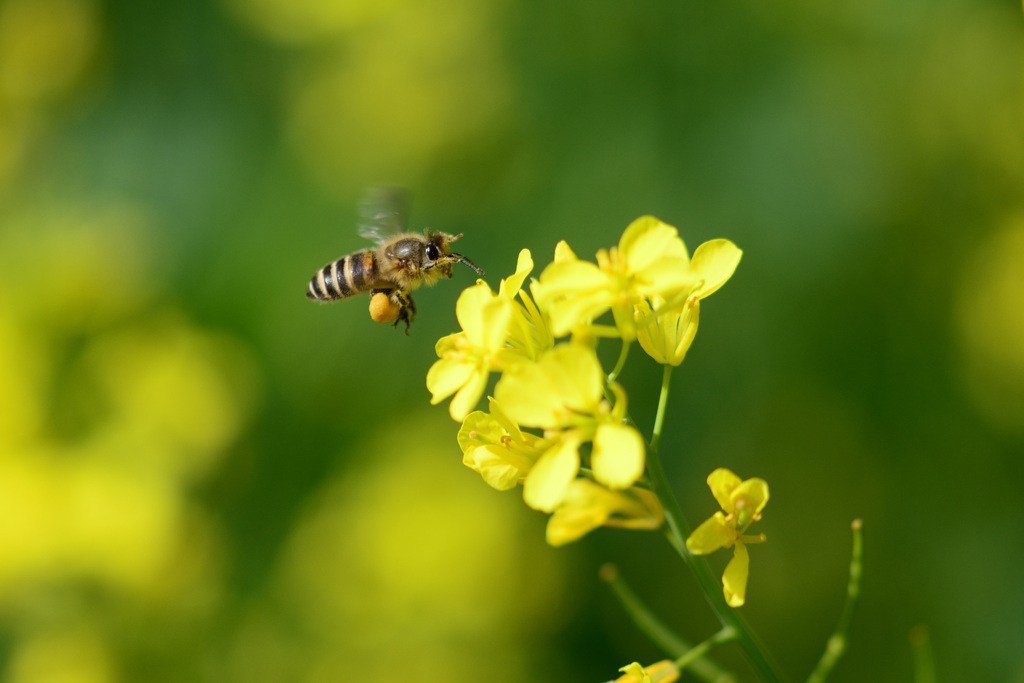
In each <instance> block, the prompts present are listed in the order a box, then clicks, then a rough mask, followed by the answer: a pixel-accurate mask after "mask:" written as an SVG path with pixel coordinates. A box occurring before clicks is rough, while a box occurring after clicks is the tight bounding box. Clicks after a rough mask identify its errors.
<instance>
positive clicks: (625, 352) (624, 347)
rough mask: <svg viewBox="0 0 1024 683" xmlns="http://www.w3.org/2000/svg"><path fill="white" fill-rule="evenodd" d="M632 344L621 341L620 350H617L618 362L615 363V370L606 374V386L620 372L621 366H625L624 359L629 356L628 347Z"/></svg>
mask: <svg viewBox="0 0 1024 683" xmlns="http://www.w3.org/2000/svg"><path fill="white" fill-rule="evenodd" d="M632 344H633V343H632V342H629V341H625V340H623V342H622V348H621V349H620V350H619V360H617V361H616V362H615V368H614V369H613V370H612V371H611V372H610V373H608V384H611V383H612V382H614V381H615V379H616V378H617V377H618V376H619V373H620V372H622V368H623V366H624V365H625V364H626V358H627V357H628V356H629V347H630V346H632Z"/></svg>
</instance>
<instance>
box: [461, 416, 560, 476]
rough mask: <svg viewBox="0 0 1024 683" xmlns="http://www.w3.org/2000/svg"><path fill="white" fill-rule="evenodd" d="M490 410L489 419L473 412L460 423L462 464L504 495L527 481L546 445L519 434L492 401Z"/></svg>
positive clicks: (512, 423) (530, 435) (519, 431)
mask: <svg viewBox="0 0 1024 683" xmlns="http://www.w3.org/2000/svg"><path fill="white" fill-rule="evenodd" d="M490 406H491V413H490V414H489V415H488V414H487V413H484V412H481V411H476V412H473V413H470V414H469V415H467V416H466V419H465V420H463V422H462V429H460V430H459V437H458V438H459V446H460V447H461V448H462V463H463V464H464V465H466V466H467V467H469V468H470V469H472V470H474V471H475V472H478V473H479V474H480V476H482V477H483V478H484V481H486V482H487V483H488V484H490V485H491V486H493V487H494V488H496V489H498V490H499V491H507V490H509V489H511V488H513V487H515V486H516V484H518V483H520V482H521V481H523V479H525V478H526V475H527V473H529V471H530V469H531V468H532V467H533V464H534V463H535V462H537V458H539V457H540V456H541V454H542V453H543V452H544V450H545V448H546V447H547V444H546V442H545V441H544V440H543V439H541V438H540V437H539V436H535V435H533V434H530V433H528V432H524V431H522V430H520V429H519V425H517V424H516V423H515V422H513V421H512V420H510V419H509V418H508V417H507V416H506V415H505V413H504V412H502V410H501V406H500V405H499V404H498V402H497V401H495V400H494V399H493V398H492V399H490Z"/></svg>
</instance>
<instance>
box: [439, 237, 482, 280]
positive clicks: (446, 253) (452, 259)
mask: <svg viewBox="0 0 1024 683" xmlns="http://www.w3.org/2000/svg"><path fill="white" fill-rule="evenodd" d="M460 237H462V233H461V232H460V233H459V234H458V235H449V234H448V233H446V232H433V233H427V244H426V245H425V246H424V253H425V255H426V257H427V260H426V263H427V264H429V266H431V267H441V268H444V269H445V270H446V271H447V273H446V274H447V275H448V277H451V276H452V270H451V266H452V264H453V263H463V264H465V265H467V266H469V267H470V268H472V269H473V271H474V272H475V273H476V274H477V275H486V274H487V273H485V272H484V271H483V269H482V268H480V267H479V266H478V265H476V264H475V263H473V262H472V261H470V260H469V259H468V258H466V257H465V256H463V255H462V254H456V253H455V252H453V251H452V250H451V248H450V247H449V246H448V245H449V244H451V243H452V242H454V241H455V240H457V239H459V238H460ZM445 266H447V268H445Z"/></svg>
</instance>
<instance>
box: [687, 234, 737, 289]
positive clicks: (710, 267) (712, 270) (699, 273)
mask: <svg viewBox="0 0 1024 683" xmlns="http://www.w3.org/2000/svg"><path fill="white" fill-rule="evenodd" d="M741 256H743V252H742V251H741V250H740V249H739V248H738V247H737V246H736V245H735V244H733V243H732V242H730V241H729V240H722V239H719V240H711V241H710V242H705V243H704V244H702V245H700V246H699V247H697V251H695V252H693V261H692V262H691V263H690V268H691V269H692V270H693V273H694V275H695V276H696V278H697V279H698V280H703V281H704V282H703V284H700V285H698V286H697V288H696V289H695V290H694V291H693V293H694V294H696V295H697V296H698V297H700V298H701V299H703V298H704V297H706V296H708V295H709V294H711V293H713V292H715V291H717V290H718V288H719V287H721V286H722V285H724V284H725V282H726V280H728V279H729V278H730V277H732V274H733V273H734V272H735V271H736V266H738V265H739V263H740V257H741Z"/></svg>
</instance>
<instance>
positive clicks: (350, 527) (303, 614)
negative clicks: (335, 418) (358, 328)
mask: <svg viewBox="0 0 1024 683" xmlns="http://www.w3.org/2000/svg"><path fill="white" fill-rule="evenodd" d="M427 415H430V413H427ZM396 426H397V425H396V424H394V423H391V422H388V421H387V420H386V419H384V420H383V421H382V425H381V428H382V431H381V433H380V434H379V435H378V436H376V437H374V438H372V439H371V440H370V441H368V442H366V443H362V444H352V448H351V452H354V453H357V454H359V457H361V458H362V459H363V462H362V463H361V465H360V466H359V467H357V468H356V469H357V470H361V471H357V472H356V473H354V474H348V473H347V474H346V476H345V477H344V478H339V479H337V480H335V481H333V482H330V483H329V484H328V485H327V486H325V487H324V489H323V490H322V491H321V493H320V495H318V496H315V497H314V499H313V500H311V503H310V505H309V506H308V507H307V508H306V510H305V511H304V513H303V515H302V517H301V519H300V521H299V523H298V524H297V526H296V531H295V532H294V534H293V536H292V538H291V539H290V541H289V543H288V545H287V548H286V551H285V560H284V564H283V567H282V570H281V573H280V575H279V577H278V582H277V591H278V592H277V594H276V600H275V602H276V603H277V604H280V605H286V606H287V609H288V611H289V613H290V614H291V616H290V617H288V618H287V619H288V621H289V622H291V623H297V624H301V628H302V629H303V631H302V632H303V633H306V635H305V636H304V637H303V638H304V640H305V639H306V638H308V639H310V640H308V641H306V642H307V643H308V642H313V643H316V647H315V649H313V650H312V651H307V652H306V653H305V658H304V660H303V661H301V662H293V663H292V665H291V677H293V678H303V679H304V680H324V681H329V680H345V679H347V678H349V677H351V676H352V675H353V672H352V666H353V662H368V663H369V662H376V663H379V664H380V665H381V666H384V665H385V663H386V662H388V661H393V657H394V656H395V653H396V652H400V653H402V662H403V664H402V673H401V675H400V676H396V679H397V678H402V679H406V680H415V681H427V682H429V681H438V682H440V681H448V682H452V681H467V683H468V682H469V681H478V680H483V679H486V680H489V681H508V682H509V683H511V682H513V681H521V680H528V677H527V676H526V675H525V673H524V671H523V669H522V668H521V667H522V664H517V662H518V661H519V660H524V659H527V657H526V655H525V653H526V652H528V651H529V650H530V649H531V648H532V647H534V645H531V644H530V643H531V642H534V639H536V638H537V637H539V636H540V634H543V633H545V632H546V631H548V630H549V629H551V628H557V626H556V624H557V623H558V622H559V618H558V616H557V614H558V612H559V611H560V606H559V600H558V599H557V596H558V595H559V593H560V590H562V588H563V586H562V572H561V571H560V569H561V567H560V566H558V565H556V564H553V563H555V562H557V561H558V559H557V558H556V557H554V556H552V555H550V554H544V553H542V552H540V551H542V549H543V546H541V545H539V544H538V546H536V549H537V551H538V553H537V554H532V553H531V552H530V550H529V548H526V549H525V550H524V548H523V546H522V544H515V543H509V542H508V538H509V535H510V534H514V533H515V529H517V528H519V527H520V525H521V524H523V521H524V518H523V517H522V515H521V514H520V512H521V510H520V506H518V505H517V504H516V501H515V500H514V499H512V498H510V497H503V496H498V495H495V494H494V492H493V491H491V490H490V489H488V488H487V487H482V486H480V485H479V482H478V481H477V480H476V478H475V477H470V476H466V474H467V473H466V472H465V470H464V469H463V468H461V467H459V466H458V456H459V453H458V449H457V448H456V447H454V444H451V443H450V438H451V434H450V431H449V430H448V429H447V423H445V422H444V421H438V420H436V419H434V418H422V417H418V416H416V415H404V416H402V418H401V429H396ZM254 619H255V622H254V623H253V625H252V629H251V633H250V636H251V638H253V641H252V642H251V644H246V643H244V642H243V643H240V644H239V647H240V648H242V650H241V652H254V649H255V648H256V647H261V646H258V645H257V643H264V644H266V643H267V642H268V639H269V640H270V641H278V639H279V638H283V635H280V634H279V635H278V636H272V635H271V633H268V631H267V629H268V628H270V625H269V624H267V623H266V622H265V621H264V619H263V618H262V617H259V616H258V615H256V616H254ZM261 623H262V624H263V626H260V624H261ZM247 630H248V629H247ZM277 647H278V649H277V650H276V652H277V655H278V656H281V657H286V656H288V655H287V648H286V647H285V646H284V645H282V644H281V643H280V642H279V644H278V646H277ZM280 648H284V649H283V650H282V649H280ZM307 648H308V644H307ZM472 651H479V652H486V653H487V655H486V658H487V659H490V660H494V661H500V662H502V665H501V666H500V667H497V668H490V667H489V668H488V669H487V673H486V675H483V674H482V673H481V669H479V667H478V663H475V662H473V661H472V660H471V659H467V657H466V653H467V652H472ZM246 659H247V657H245V656H243V655H242V654H241V653H240V654H239V666H240V667H243V668H244V661H245V660H246ZM280 665H281V666H285V664H284V663H283V662H282V663H281V664H280ZM371 666H376V664H371ZM297 667H302V668H303V669H305V671H306V672H307V674H308V676H306V677H305V678H304V677H303V676H302V675H301V674H300V673H298V672H297V669H296V668H297ZM390 678H392V676H387V675H383V674H382V680H387V679H390ZM239 680H240V678H239Z"/></svg>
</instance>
